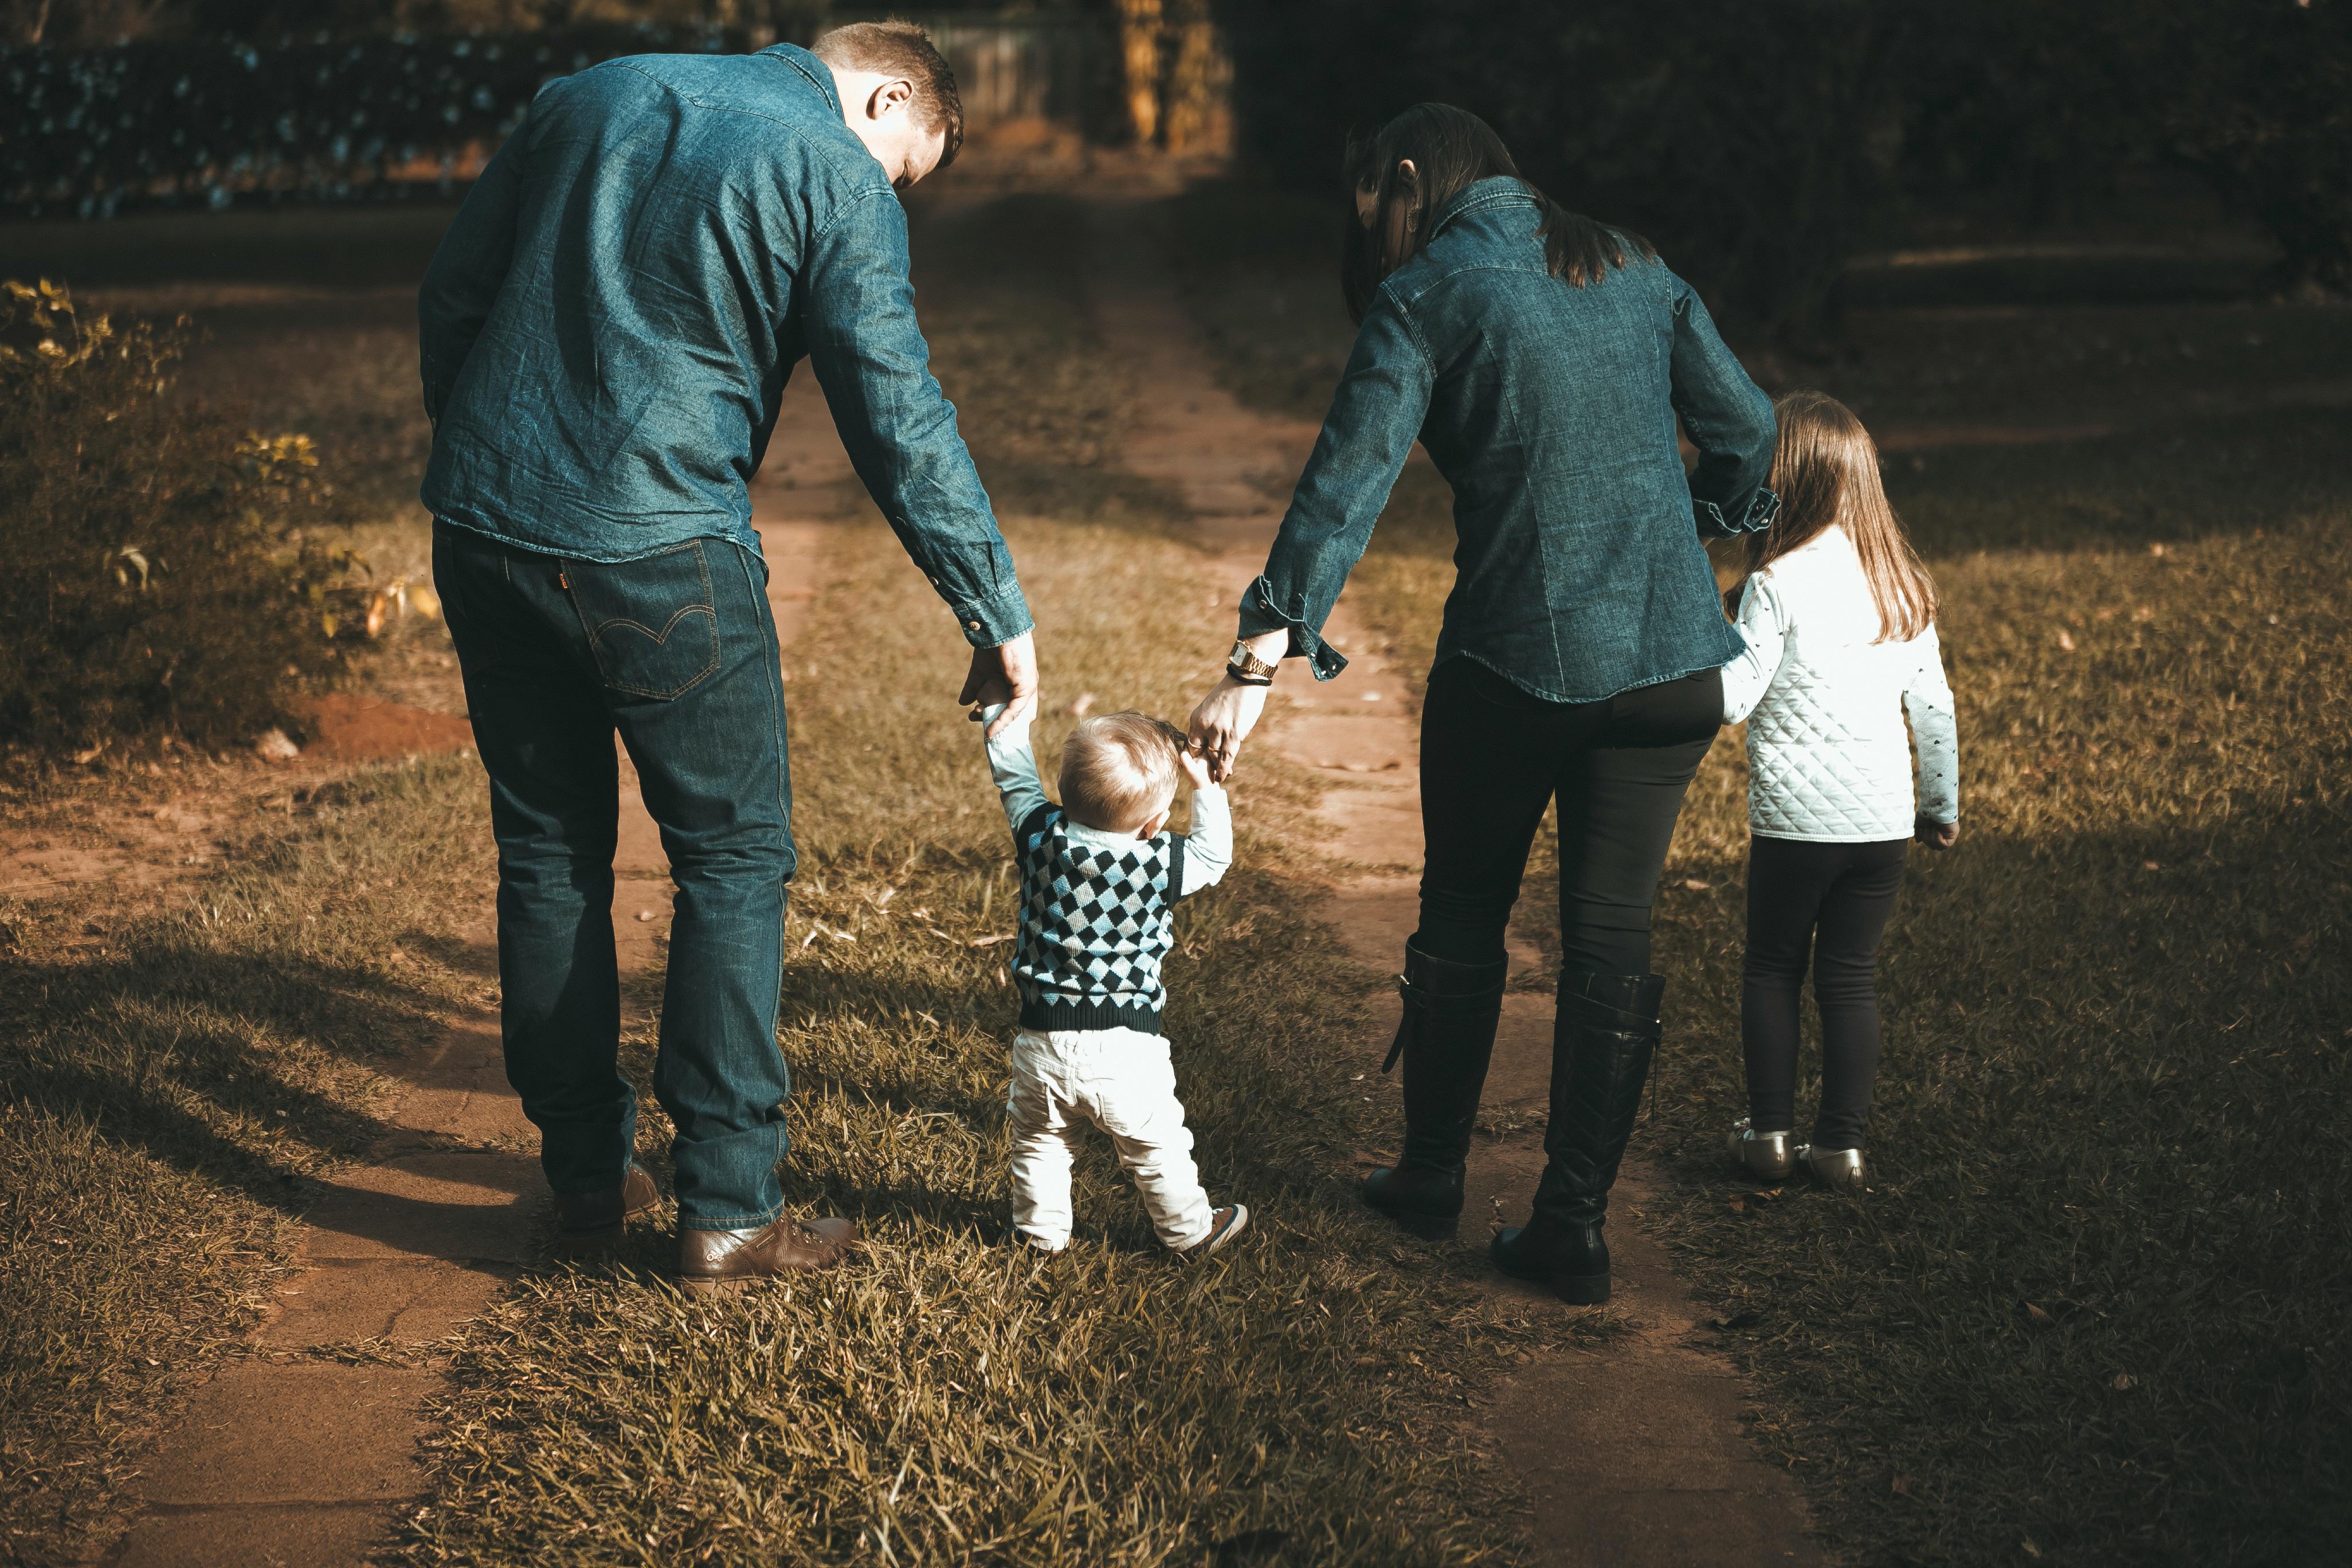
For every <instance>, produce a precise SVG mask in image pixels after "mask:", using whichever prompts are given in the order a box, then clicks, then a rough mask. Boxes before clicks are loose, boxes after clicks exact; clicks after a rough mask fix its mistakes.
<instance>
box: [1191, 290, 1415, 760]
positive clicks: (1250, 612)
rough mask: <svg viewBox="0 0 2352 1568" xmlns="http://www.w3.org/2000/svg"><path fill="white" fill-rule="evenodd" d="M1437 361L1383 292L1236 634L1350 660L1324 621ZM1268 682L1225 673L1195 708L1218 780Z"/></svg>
mask: <svg viewBox="0 0 2352 1568" xmlns="http://www.w3.org/2000/svg"><path fill="white" fill-rule="evenodd" d="M1435 381H1436V369H1435V366H1434V364H1433V363H1432V361H1431V359H1430V357H1429V350H1428V348H1427V347H1426V345H1424V344H1423V342H1422V341H1421V336H1420V333H1419V332H1418V331H1415V330H1414V328H1413V324H1412V320H1411V318H1409V317H1408V316H1407V315H1406V314H1405V313H1404V310H1403V308H1402V306H1400V305H1398V304H1397V303H1396V301H1395V300H1393V299H1392V298H1391V297H1390V296H1389V295H1388V294H1386V293H1385V292H1383V293H1382V294H1381V296H1380V297H1379V298H1378V299H1377V300H1375V301H1374V303H1373V306H1372V310H1371V313H1370V315H1368V316H1366V317H1365V318H1364V324H1363V326H1362V328H1361V329H1360V331H1358V332H1357V333H1356V346H1355V349H1354V351H1353V352H1352V353H1349V356H1348V368H1347V370H1346V371H1345V372H1344V373H1343V374H1341V375H1340V377H1339V391H1337V392H1336V393H1334V394H1333V395H1332V397H1331V409H1330V412H1329V413H1328V414H1326V415H1325V416H1323V432H1322V434H1321V435H1319V436H1318V437H1316V439H1315V451H1314V454H1313V455H1312V456H1310V457H1309V458H1307V468H1306V470H1305V471H1304V472H1303V473H1301V474H1300V475H1299V477H1298V487H1297V489H1296V490H1294V491H1293V492H1292V493H1291V498H1290V510H1288V511H1286V512H1285V513H1284V514H1283V519H1282V529H1281V531H1280V532H1278V533H1277V534H1276V535H1275V540H1274V549H1273V552H1271V553H1270V554H1269V555H1268V556H1267V557H1266V563H1265V574H1264V575H1262V576H1260V577H1259V578H1258V579H1257V581H1255V583H1252V584H1250V585H1249V589H1248V591H1247V592H1245V593H1244V595H1242V603H1241V628H1240V630H1241V638H1242V640H1243V641H1244V642H1246V643H1248V644H1249V645H1250V649H1251V651H1252V652H1253V653H1255V654H1256V655H1257V656H1258V657H1259V658H1262V659H1265V660H1266V661H1267V662H1268V663H1274V662H1276V661H1278V660H1280V659H1281V658H1285V657H1296V658H1305V659H1306V660H1307V662H1308V664H1309V665H1310V666H1312V667H1313V668H1314V671H1315V679H1318V680H1328V679H1331V678H1332V677H1333V676H1335V675H1337V674H1339V672H1340V671H1341V670H1343V669H1345V668H1348V661H1347V659H1346V658H1345V657H1343V656H1342V655H1341V654H1340V652H1339V649H1337V648H1335V647H1332V646H1331V645H1330V644H1328V643H1327V642H1325V641H1324V640H1323V635H1322V634H1323V623H1324V622H1325V621H1327V620H1328V619H1329V618H1330V615H1331V606H1332V605H1334V604H1336V603H1337V602H1338V601H1339V590H1340V589H1341V588H1342V587H1345V586H1346V585H1347V582H1348V574H1349V571H1351V570H1352V569H1353V568H1354V567H1355V564H1356V563H1357V561H1358V560H1359V559H1360V558H1361V557H1362V555H1363V553H1364V546H1365V544H1366V543H1367V542H1369V541H1370V539H1371V536H1372V524H1373V523H1374V522H1375V521H1378V520H1379V518H1380V515H1381V508H1382V507H1384V506H1386V505H1387V504H1388V499H1389V492H1390V491H1391V489H1395V488H1396V481H1397V476H1398V475H1399V474H1401V473H1402V472H1403V471H1404V463H1405V458H1408V457H1410V456H1411V455H1412V444H1413V443H1414V442H1415V441H1416V440H1419V439H1420V438H1421V426H1422V423H1423V420H1425V419H1426V418H1427V417H1428V416H1429V397H1430V389H1431V387H1432V385H1433V384H1434V383H1435ZM1265 693H1266V689H1265V687H1263V686H1247V685H1244V684H1242V683H1241V682H1239V681H1235V680H1232V679H1224V680H1221V681H1219V682H1218V684H1217V685H1216V686H1215V687H1214V688H1213V689H1212V690H1211V691H1210V692H1209V694H1208V695H1207V696H1206V697H1204V698H1202V700H1201V705H1200V706H1199V707H1198V708H1196V709H1194V710H1193V712H1192V727H1191V743H1192V748H1193V749H1194V750H1195V751H1196V752H1200V753H1201V754H1202V755H1203V756H1205V757H1207V758H1208V760H1209V764H1210V770H1211V772H1212V773H1213V775H1214V776H1215V777H1216V778H1217V779H1219V780H1223V778H1224V777H1225V776H1226V775H1227V774H1228V773H1231V772H1232V770H1233V764H1234V758H1235V757H1236V756H1237V755H1239V753H1240V752H1241V747H1242V742H1244V741H1245V740H1247V739H1248V738H1249V732H1250V731H1251V730H1252V729H1253V728H1255V726H1256V723H1257V719H1258V714H1259V713H1260V712H1261V711H1262V710H1264V709H1265Z"/></svg>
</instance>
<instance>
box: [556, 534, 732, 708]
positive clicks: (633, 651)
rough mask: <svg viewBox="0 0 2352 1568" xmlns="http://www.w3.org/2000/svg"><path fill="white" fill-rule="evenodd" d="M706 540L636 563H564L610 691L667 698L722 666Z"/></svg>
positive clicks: (590, 644) (682, 692)
mask: <svg viewBox="0 0 2352 1568" xmlns="http://www.w3.org/2000/svg"><path fill="white" fill-rule="evenodd" d="M703 544H704V541H701V540H689V541H688V542H686V543H684V544H680V545H677V546H675V547H674V548H672V549H668V550H665V551H662V552H659V553H658V554H655V555H647V556H644V557H641V558H640V559H638V560H635V561H615V562H599V561H566V562H565V563H563V576H564V581H565V582H566V583H567V584H569V585H570V587H571V590H572V609H573V610H574V611H576V612H577V613H578V615H579V616H580V625H581V627H582V629H583V630H584V631H586V633H587V634H588V647H589V651H590V652H591V653H592V654H593V656H594V658H595V660H596V672H597V674H599V675H600V676H602V677H603V678H604V685H605V687H606V689H609V690H613V691H617V692H621V693H624V694H626V695H628V696H632V697H650V698H655V699H657V700H667V699H669V698H672V697H681V696H684V695H685V694H686V693H687V692H688V691H690V690H692V689H694V687H695V686H696V685H697V684H698V683H699V682H700V681H701V680H702V679H704V678H706V677H707V676H709V674H710V672H711V671H712V670H714V669H717V668H719V606H718V602H717V601H716V600H715V599H714V598H713V597H712V596H711V592H710V563H709V559H708V558H707V557H706V556H705V555H704V553H703ZM731 548H732V546H730V549H731Z"/></svg>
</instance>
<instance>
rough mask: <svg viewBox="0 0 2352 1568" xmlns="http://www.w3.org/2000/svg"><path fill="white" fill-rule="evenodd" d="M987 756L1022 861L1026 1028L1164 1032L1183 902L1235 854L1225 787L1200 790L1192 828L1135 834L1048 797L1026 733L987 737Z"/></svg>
mask: <svg viewBox="0 0 2352 1568" xmlns="http://www.w3.org/2000/svg"><path fill="white" fill-rule="evenodd" d="M988 754H989V763H990V766H991V770H992V773H994V774H995V776H996V784H997V787H998V789H999V790H1000V791H1002V792H1003V797H1004V809H1005V816H1006V819H1007V820H1008V821H1009V822H1010V823H1011V825H1012V826H1013V852H1014V855H1015V857H1016V858H1017V859H1018V861H1019V863H1020V868H1021V924H1020V930H1019V932H1018V934H1017V935H1016V936H1015V938H1014V944H1013V986H1014V988H1015V989H1016V990H1017V991H1018V992H1019V993H1020V994H1021V1026H1022V1027H1023V1028H1024V1029H1046V1030H1050V1029H1115V1028H1126V1029H1139V1030H1141V1031H1142V1032H1144V1033H1146V1034H1157V1033H1159V1032H1160V1012H1161V1010H1162V1009H1163V1008H1164V1007H1166V1005H1167V1003H1168V992H1167V988H1166V987H1165V986H1164V985H1163V984H1161V982H1160V964H1161V963H1162V961H1164V960H1165V959H1166V958H1167V956H1168V950H1169V948H1170V947H1171V946H1172V945H1173V944H1174V942H1175V932H1174V929H1173V924H1174V916H1175V908H1176V902H1177V900H1179V899H1181V898H1183V897H1184V896H1185V895H1186V894H1188V893H1194V892H1198V891H1199V890H1200V889H1202V888H1205V887H1207V886H1209V885H1210V884H1211V883H1213V882H1214V881H1216V880H1217V879H1219V878H1220V877H1222V876H1223V875H1224V871H1225V867H1226V866H1227V864H1229V863H1230V862H1231V860H1232V858H1233V826H1232V819H1231V817H1230V816H1229V815H1228V811H1227V807H1226V804H1225V792H1224V791H1223V790H1221V789H1205V790H1197V791H1195V792H1194V793H1193V795H1192V833H1190V834H1189V835H1185V834H1173V833H1162V834H1160V835H1158V836H1156V837H1151V838H1138V837H1135V836H1134V835H1133V834H1117V833H1106V832H1103V831H1101V830H1099V829H1097V828H1091V827H1088V826H1086V825H1085V824H1084V823H1076V822H1072V821H1070V820H1069V819H1068V818H1067V817H1066V816H1064V815H1063V813H1062V809H1061V807H1059V806H1057V805H1054V804H1053V803H1052V802H1050V801H1048V800H1047V799H1046V798H1045V790H1044V788H1043V787H1042V786H1041V785H1040V784H1038V782H1037V763H1036V760H1035V758H1034V755H1033V754H1032V752H1031V751H1030V747H1029V736H1028V733H1027V731H1026V730H1025V729H1018V730H1014V731H1007V732H1006V733H1005V734H1003V735H1002V736H999V737H998V738H997V739H996V740H994V741H991V742H988Z"/></svg>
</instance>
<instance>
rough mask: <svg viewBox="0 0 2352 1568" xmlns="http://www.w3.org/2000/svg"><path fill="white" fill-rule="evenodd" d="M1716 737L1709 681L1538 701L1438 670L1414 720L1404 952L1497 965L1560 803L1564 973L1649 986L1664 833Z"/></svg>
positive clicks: (1477, 670)
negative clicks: (1597, 697) (1419, 844)
mask: <svg viewBox="0 0 2352 1568" xmlns="http://www.w3.org/2000/svg"><path fill="white" fill-rule="evenodd" d="M1722 722H1723V681H1722V678H1721V676H1720V675H1719V674H1718V673H1717V672H1716V671H1715V670H1712V669H1709V670H1705V671H1702V672H1700V673H1699V674H1697V675H1693V676H1686V677H1685V678H1683V679H1679V680H1669V681H1664V682H1661V683H1660V684H1658V685H1655V686H1644V687H1640V688H1637V689H1634V690H1632V691H1625V692H1620V693H1619V694H1618V695H1616V696H1614V697H1612V698H1608V699H1606V700H1602V701H1599V702H1547V701H1545V700H1542V699H1541V698H1538V697H1533V696H1530V695H1528V693H1527V692H1524V691H1522V690H1520V689H1518V688H1517V687H1516V686H1514V685H1512V684H1511V683H1510V682H1509V681H1507V680H1506V679H1503V678H1502V677H1501V676H1499V675H1497V674H1496V673H1495V672H1494V671H1493V670H1491V669H1488V668H1486V666H1484V665H1482V664H1479V663H1477V662H1476V661H1475V660H1474V659H1469V658H1453V659H1448V660H1447V661H1446V662H1445V663H1444V664H1442V665H1440V666H1438V667H1437V668H1436V670H1435V671H1434V672H1433V674H1432V675H1431V676H1430V678H1429V699H1428V701H1427V702H1426V704H1424V706H1423V711H1422V721H1421V816H1422V827H1423V836H1424V839H1425V858H1424V861H1423V870H1422V875H1421V930H1420V931H1419V932H1418V933H1417V934H1416V935H1415V936H1414V937H1413V944H1414V945H1415V946H1416V947H1419V948H1420V949H1421V950H1422V951H1423V952H1427V953H1429V954H1430V955H1432V956H1433V957H1436V958H1442V959H1446V960H1449V961H1451V962H1453V963H1491V962H1494V961H1496V960H1498V959H1500V958H1502V957H1503V956H1504V949H1503V931H1504V928H1505V927H1506V926H1507V925H1508V924H1509V923H1510V918H1511V907H1512V906H1513V905H1514V904H1516V903H1517V902H1518V898H1519V880H1520V878H1521V877H1522V876H1523V875H1524V874H1525V873H1526V871H1527V866H1528V850H1529V849H1530V848H1531V847H1533V846H1534V844H1535V837H1536V829H1537V828H1538V826H1541V825H1542V822H1543V814H1544V808H1545V806H1547V805H1549V804H1550V803H1551V801H1552V799H1553V798H1554V797H1555V796H1557V797H1558V798H1559V925H1560V947H1561V967H1562V968H1563V969H1565V970H1570V971H1577V970H1583V971H1588V972H1590V973H1595V974H1604V975H1615V974H1643V973H1647V972H1648V970H1649V967H1650V906H1651V903H1652V901H1653V900H1655V898H1656V897H1657V891H1658V874H1659V872H1660V871H1661V870H1662V869H1664V866H1665V863H1666V847H1667V846H1668V844H1670V843H1671V842H1672V841H1673V839H1674V836H1675V817H1676V816H1678V815H1679V814H1680V813H1681V811H1682V804H1683V795H1684V794H1685V791H1687V790H1688V789H1689V788H1690V782H1691V779H1692V778H1693V777H1694V776H1695V775H1696V773H1697V772H1698V764H1699V762H1700V759H1702V758H1703V757H1705V756H1706V749H1707V747H1708V746H1709V745H1711V744H1712V743H1713V742H1714V741H1715V736H1716V731H1717V729H1718V728H1719V727H1720V726H1721V724H1722Z"/></svg>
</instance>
